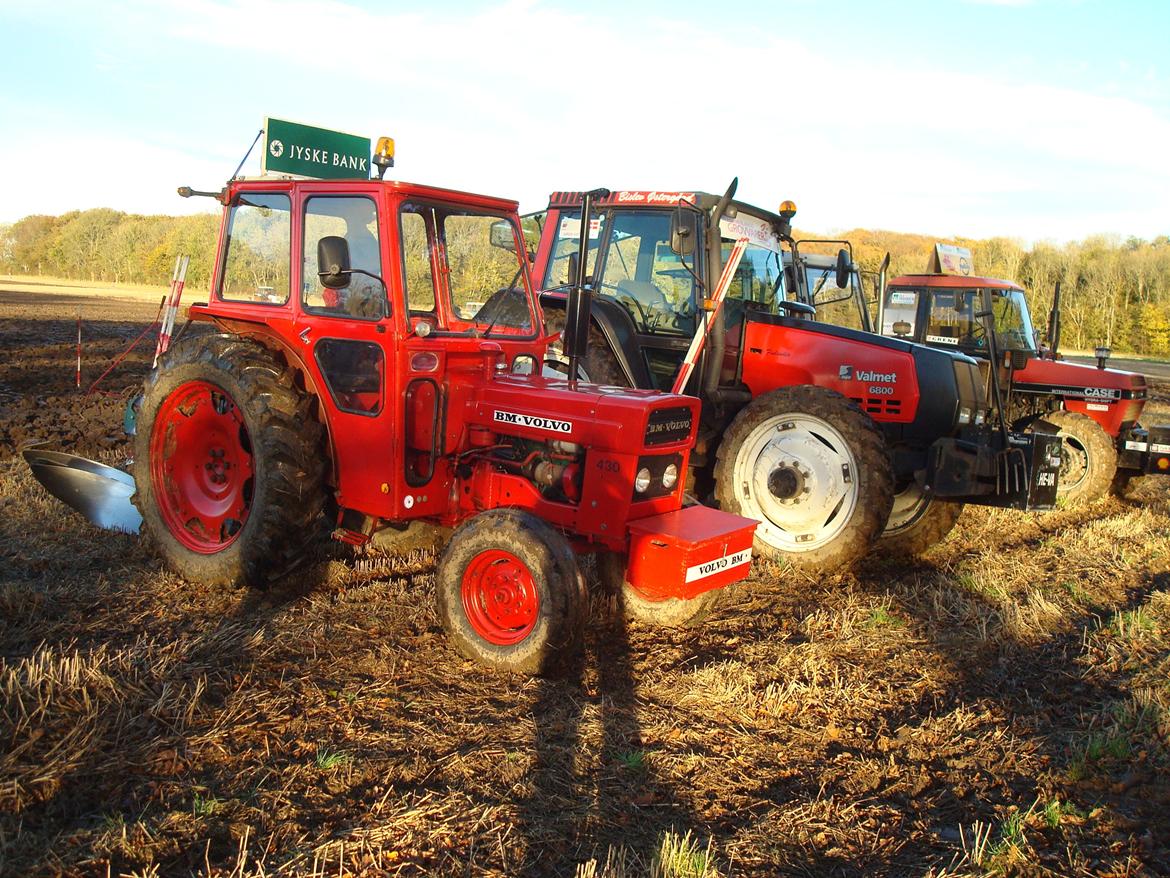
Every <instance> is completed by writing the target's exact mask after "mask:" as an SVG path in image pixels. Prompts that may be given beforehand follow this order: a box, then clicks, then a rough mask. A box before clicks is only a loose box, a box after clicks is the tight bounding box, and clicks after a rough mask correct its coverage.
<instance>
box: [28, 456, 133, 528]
mask: <svg viewBox="0 0 1170 878" xmlns="http://www.w3.org/2000/svg"><path fill="white" fill-rule="evenodd" d="M23 453H24V459H25V460H26V461H27V462H28V465H29V468H30V469H31V470H32V473H33V475H34V476H36V479H37V481H38V482H40V483H41V484H42V485H44V486H45V488H46V490H48V492H49V493H50V494H52V495H53V496H54V497H56V498H57V499H58V500H60V501H61V502H62V503H64V504H65V505H67V506H71V507H72V508H74V509H76V510H77V511H78V512H80V513H81V514H82V515H84V516H85V517H86V518H88V519H89V520H90V521H91V522H93V523H94V524H96V525H97V526H98V527H102V528H106V529H109V530H121V531H125V532H127V533H138V528H139V527H140V526H141V524H142V516H141V515H139V514H138V510H137V509H135V508H134V504H133V503H131V502H130V497H131V496H132V495H133V494H134V477H133V476H132V475H130V474H129V473H128V472H125V471H124V470H120V469H117V468H116V467H112V466H106V465H105V464H104V463H98V462H97V461H95V460H88V459H86V458H84V457H78V456H77V455H75V454H65V453H64V452H61V451H47V450H44V449H41V448H26V449H24V452H23Z"/></svg>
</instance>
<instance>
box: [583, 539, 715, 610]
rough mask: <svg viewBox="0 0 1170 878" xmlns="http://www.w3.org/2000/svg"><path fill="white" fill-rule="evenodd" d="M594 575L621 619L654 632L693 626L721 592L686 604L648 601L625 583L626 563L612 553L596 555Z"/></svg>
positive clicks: (677, 599)
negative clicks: (613, 599) (611, 597)
mask: <svg viewBox="0 0 1170 878" xmlns="http://www.w3.org/2000/svg"><path fill="white" fill-rule="evenodd" d="M597 575H598V577H599V578H600V579H601V585H602V587H603V588H604V589H605V590H606V592H607V593H608V594H612V595H616V596H617V599H618V603H619V606H620V608H621V612H622V615H623V616H624V617H625V618H626V619H628V620H630V621H631V622H639V623H641V624H643V625H647V626H651V627H654V628H685V627H688V626H691V625H697V624H698V623H699V622H702V621H703V619H705V618H707V616H708V615H709V614H710V613H711V611H712V610H713V609H715V605H716V604H717V603H718V602H719V593H720V591H721V589H712V590H711V591H705V592H703V593H702V594H699V595H696V596H695V597H693V598H691V599H690V600H684V599H682V598H666V599H665V600H661V601H656V600H651V599H650V598H648V597H646V596H645V595H644V594H642V593H641V592H640V591H638V589H636V588H635V587H634V586H633V585H631V584H630V583H629V582H628V581H627V580H626V559H625V557H623V556H622V555H619V554H617V553H616V552H600V553H598V555H597Z"/></svg>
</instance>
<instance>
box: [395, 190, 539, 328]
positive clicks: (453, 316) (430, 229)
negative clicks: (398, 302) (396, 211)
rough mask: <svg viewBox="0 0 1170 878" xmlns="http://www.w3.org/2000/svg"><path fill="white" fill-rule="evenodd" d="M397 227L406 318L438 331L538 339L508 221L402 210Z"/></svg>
mask: <svg viewBox="0 0 1170 878" xmlns="http://www.w3.org/2000/svg"><path fill="white" fill-rule="evenodd" d="M401 222H402V247H403V270H404V272H405V275H406V277H405V284H406V293H407V301H408V304H409V307H410V310H411V313H414V314H430V316H431V318H432V319H433V321H434V324H435V328H436V329H439V330H442V331H448V332H457V333H467V334H471V333H477V334H481V335H484V336H488V335H511V336H520V337H528V336H531V335H533V334H534V333H535V331H536V317H535V314H534V313H533V310H532V302H531V296H530V294H529V290H528V284H527V281H526V278H527V274H526V272H525V268H526V267H527V263H526V259H527V257H526V256H525V255H524V248H523V237H522V236H521V234H520V231H519V228H518V227H517V226H516V224H515V223H514V222H513V221H512V220H511V219H510V218H508V217H501V216H500V215H498V214H493V213H487V212H480V211H475V210H469V209H461V208H453V207H446V206H443V205H432V204H424V203H418V202H407V203H405V204H403V205H402V208H401ZM436 269H437V273H438V278H437V280H438V283H436V277H435V272H436ZM437 304H438V305H439V307H436V305H437Z"/></svg>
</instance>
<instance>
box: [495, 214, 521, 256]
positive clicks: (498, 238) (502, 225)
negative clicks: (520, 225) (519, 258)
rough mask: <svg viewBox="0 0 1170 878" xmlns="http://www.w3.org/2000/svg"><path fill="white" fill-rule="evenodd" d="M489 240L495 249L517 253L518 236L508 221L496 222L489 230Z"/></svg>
mask: <svg viewBox="0 0 1170 878" xmlns="http://www.w3.org/2000/svg"><path fill="white" fill-rule="evenodd" d="M488 240H489V241H491V245H492V246H493V247H499V248H500V249H501V250H510V251H511V252H513V253H515V252H516V235H515V234H514V232H513V230H512V224H511V223H510V222H508V221H507V220H496V221H495V222H494V223H492V224H491V226H490V227H489V228H488Z"/></svg>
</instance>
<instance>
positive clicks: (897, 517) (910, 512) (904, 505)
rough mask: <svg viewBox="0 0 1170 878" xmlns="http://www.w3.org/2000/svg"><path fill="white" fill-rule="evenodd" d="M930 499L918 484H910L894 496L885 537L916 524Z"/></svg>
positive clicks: (928, 505) (928, 504)
mask: <svg viewBox="0 0 1170 878" xmlns="http://www.w3.org/2000/svg"><path fill="white" fill-rule="evenodd" d="M930 501H931V497H930V495H929V494H927V493H926V491H924V490H923V489H922V486H921V485H920V484H918V482H911V483H910V484H909V485H907V486H906V487H905V488H903V489H902V490H901V491H899V492H898V493H897V494H895V495H894V506H893V508H892V509H891V510H890V517H889V518H888V519H886V527H885V530H884V531H883V534H884V535H885V536H890V535H892V534H896V533H900V532H902V531H904V530H907V529H909V528H910V527H913V526H914V525H915V524H917V523H918V522H919V521H920V520H921V519H922V516H924V515H925V514H926V510H927V509H928V508H929V507H930Z"/></svg>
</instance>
